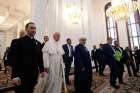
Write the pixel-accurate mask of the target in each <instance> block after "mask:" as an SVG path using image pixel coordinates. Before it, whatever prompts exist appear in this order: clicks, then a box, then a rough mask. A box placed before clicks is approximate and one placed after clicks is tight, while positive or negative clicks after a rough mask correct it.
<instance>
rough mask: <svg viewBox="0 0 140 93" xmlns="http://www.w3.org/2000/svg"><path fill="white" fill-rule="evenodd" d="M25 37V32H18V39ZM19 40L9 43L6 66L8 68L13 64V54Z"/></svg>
mask: <svg viewBox="0 0 140 93" xmlns="http://www.w3.org/2000/svg"><path fill="white" fill-rule="evenodd" d="M25 35H26V32H25V31H23V30H22V31H20V32H19V38H22V37H24V36H25ZM19 38H17V39H13V40H12V42H11V45H10V49H9V53H8V55H7V59H8V65H9V66H12V64H13V63H14V62H13V58H14V57H13V56H14V52H15V49H16V43H17V41H18V39H19Z"/></svg>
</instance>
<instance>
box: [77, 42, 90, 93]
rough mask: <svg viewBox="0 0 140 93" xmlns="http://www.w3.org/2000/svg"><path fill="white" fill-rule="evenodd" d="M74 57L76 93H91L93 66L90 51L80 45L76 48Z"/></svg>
mask: <svg viewBox="0 0 140 93" xmlns="http://www.w3.org/2000/svg"><path fill="white" fill-rule="evenodd" d="M74 55H75V60H74V66H75V93H90V88H91V83H92V64H91V59H90V54H89V51H88V50H87V48H86V47H85V46H84V45H81V44H79V45H77V46H76V47H75V53H74ZM83 69H84V71H83Z"/></svg>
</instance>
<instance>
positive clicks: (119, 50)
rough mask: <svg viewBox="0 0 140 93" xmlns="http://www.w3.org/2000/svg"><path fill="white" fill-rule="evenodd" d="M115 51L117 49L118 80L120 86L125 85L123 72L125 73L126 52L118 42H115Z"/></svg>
mask: <svg viewBox="0 0 140 93" xmlns="http://www.w3.org/2000/svg"><path fill="white" fill-rule="evenodd" d="M114 49H115V60H116V63H117V65H118V71H119V72H118V73H119V74H118V79H119V84H125V83H124V81H123V72H124V50H123V48H122V47H120V45H119V42H118V41H114Z"/></svg>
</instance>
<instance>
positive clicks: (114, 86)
mask: <svg viewBox="0 0 140 93" xmlns="http://www.w3.org/2000/svg"><path fill="white" fill-rule="evenodd" d="M111 86H112V87H113V88H115V89H119V88H120V86H118V85H111Z"/></svg>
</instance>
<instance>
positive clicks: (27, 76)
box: [11, 36, 44, 93]
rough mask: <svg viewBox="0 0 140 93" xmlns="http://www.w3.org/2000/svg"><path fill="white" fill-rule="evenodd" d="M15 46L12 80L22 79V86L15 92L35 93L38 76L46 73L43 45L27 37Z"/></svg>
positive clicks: (19, 40)
mask: <svg viewBox="0 0 140 93" xmlns="http://www.w3.org/2000/svg"><path fill="white" fill-rule="evenodd" d="M14 44H15V45H13V47H14V52H13V56H12V57H13V58H12V60H11V61H13V62H12V70H13V71H12V78H16V77H19V78H20V79H21V85H20V86H17V87H16V88H15V92H16V93H33V89H34V86H35V84H36V83H37V78H38V74H39V72H43V71H44V66H43V57H42V52H41V43H40V42H38V41H37V40H35V39H31V38H30V37H29V36H25V37H23V38H20V39H18V40H16V43H14Z"/></svg>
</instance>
